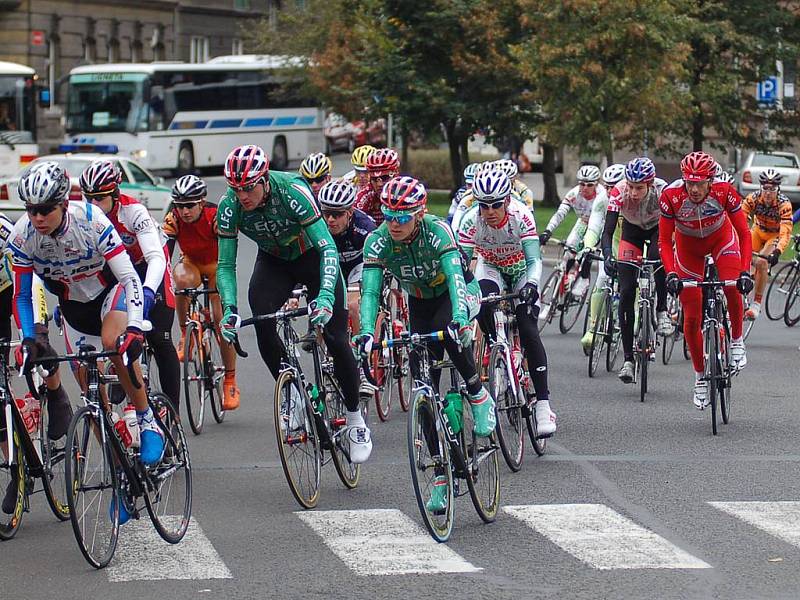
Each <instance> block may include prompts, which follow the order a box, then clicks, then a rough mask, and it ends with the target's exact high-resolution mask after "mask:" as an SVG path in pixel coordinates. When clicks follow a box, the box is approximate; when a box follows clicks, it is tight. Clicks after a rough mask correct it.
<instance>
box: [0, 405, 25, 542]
mask: <svg viewBox="0 0 800 600" xmlns="http://www.w3.org/2000/svg"><path fill="white" fill-rule="evenodd" d="M0 410H2V406H1V405H0ZM14 426H15V427H16V423H15V424H14ZM3 460H4V455H3V454H0V461H3ZM3 464H4V466H2V467H0V494H3V495H5V493H6V489H8V486H9V485H11V483H12V482H13V481H16V482H17V498H16V503H15V504H14V511H13V512H12V513H11V514H10V515H7V514H6V513H4V512H0V540H10V539H12V538H13V537H14V536H15V535H17V531H19V528H20V525H22V516H23V515H24V514H25V493H26V491H27V490H26V489H25V483H26V481H25V479H26V478H25V455H24V453H23V451H22V444H21V442H20V439H19V433H18V432H17V431H16V430H15V431H14V457H13V462H12V463H11V464H8V462H5V463H3Z"/></svg>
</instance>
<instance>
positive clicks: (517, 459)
mask: <svg viewBox="0 0 800 600" xmlns="http://www.w3.org/2000/svg"><path fill="white" fill-rule="evenodd" d="M508 372H509V371H508V362H507V359H506V350H505V348H504V347H503V346H501V345H499V344H497V345H495V346H494V347H493V348H492V352H491V355H490V356H489V389H490V390H491V394H492V397H493V398H494V401H495V412H496V414H497V438H498V440H499V441H500V449H501V450H502V451H503V458H504V459H505V461H506V464H507V465H508V468H509V469H511V470H512V471H514V472H517V471H519V470H520V468H522V457H523V455H524V452H525V437H524V436H525V431H524V427H525V426H524V425H523V423H522V406H520V403H519V401H518V400H517V394H516V390H515V389H514V381H513V380H511V379H509V375H508Z"/></svg>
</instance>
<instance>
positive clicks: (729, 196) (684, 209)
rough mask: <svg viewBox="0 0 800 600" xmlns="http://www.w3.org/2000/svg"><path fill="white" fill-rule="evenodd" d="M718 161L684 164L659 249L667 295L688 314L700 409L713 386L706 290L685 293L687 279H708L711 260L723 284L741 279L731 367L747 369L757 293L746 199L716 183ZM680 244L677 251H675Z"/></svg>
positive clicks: (701, 157) (732, 302)
mask: <svg viewBox="0 0 800 600" xmlns="http://www.w3.org/2000/svg"><path fill="white" fill-rule="evenodd" d="M714 167H715V162H714V159H713V158H712V157H711V156H710V155H708V154H706V153H705V152H692V153H691V154H687V155H686V156H685V157H684V158H683V160H682V161H681V174H682V175H683V179H678V180H676V181H674V182H673V183H672V184H670V185H669V186H667V187H666V188H665V189H664V191H663V192H662V193H661V199H660V204H661V218H660V221H659V236H658V237H659V249H660V252H661V260H662V262H663V263H664V269H665V270H666V272H667V289H668V290H669V291H670V293H672V294H678V293H679V294H680V299H681V304H682V305H683V310H684V333H685V334H686V344H687V346H688V347H689V353H690V354H691V357H692V365H693V367H694V370H695V385H694V404H695V406H696V407H697V408H699V409H703V408H705V407H706V406H707V405H708V382H707V381H703V380H702V379H701V377H702V375H703V368H704V361H703V338H702V334H701V332H700V325H701V322H702V317H703V315H702V290H701V289H700V288H686V289H682V288H683V285H682V283H681V279H694V280H697V281H700V280H702V279H703V266H704V261H705V257H706V255H707V254H710V255H711V256H712V257H713V258H714V262H715V263H716V265H717V271H718V274H719V277H720V279H736V280H737V283H736V289H732V288H727V287H726V288H725V296H726V298H727V300H728V315H729V317H730V321H731V338H732V339H731V363H732V365H733V366H734V368H737V369H741V368H742V367H744V366H745V365H746V364H747V355H746V353H745V346H744V340H743V339H742V318H743V316H744V309H743V303H742V296H741V295H740V294H747V293H749V292H750V290H752V289H753V278H752V277H751V276H750V259H751V239H750V231H749V230H748V227H747V219H746V217H745V214H744V211H742V198H741V196H739V194H738V193H737V192H736V190H735V189H734V188H733V186H732V185H731V184H730V183H726V182H724V181H722V180H719V179H717V180H715V179H714ZM673 239H674V245H673Z"/></svg>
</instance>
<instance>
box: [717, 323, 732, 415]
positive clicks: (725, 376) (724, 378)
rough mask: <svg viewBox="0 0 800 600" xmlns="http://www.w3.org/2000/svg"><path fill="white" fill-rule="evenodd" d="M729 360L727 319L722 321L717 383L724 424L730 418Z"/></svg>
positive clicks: (729, 344)
mask: <svg viewBox="0 0 800 600" xmlns="http://www.w3.org/2000/svg"><path fill="white" fill-rule="evenodd" d="M730 362H731V337H730V331H729V330H728V323H727V321H723V325H722V342H721V347H720V364H719V372H720V379H719V385H718V391H719V412H720V415H721V416H722V422H723V423H725V424H726V425H727V424H728V422H729V421H730V418H731V377H730Z"/></svg>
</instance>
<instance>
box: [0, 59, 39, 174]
mask: <svg viewBox="0 0 800 600" xmlns="http://www.w3.org/2000/svg"><path fill="white" fill-rule="evenodd" d="M35 82H36V73H35V71H34V70H33V69H31V68H30V67H26V66H24V65H18V64H17V63H10V62H2V61H0V178H6V177H12V176H13V175H15V174H16V173H17V172H18V171H19V170H20V168H21V167H24V166H25V165H26V164H28V163H29V162H31V161H32V160H33V159H34V158H36V157H37V155H38V154H39V147H38V146H37V145H36V85H35Z"/></svg>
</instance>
